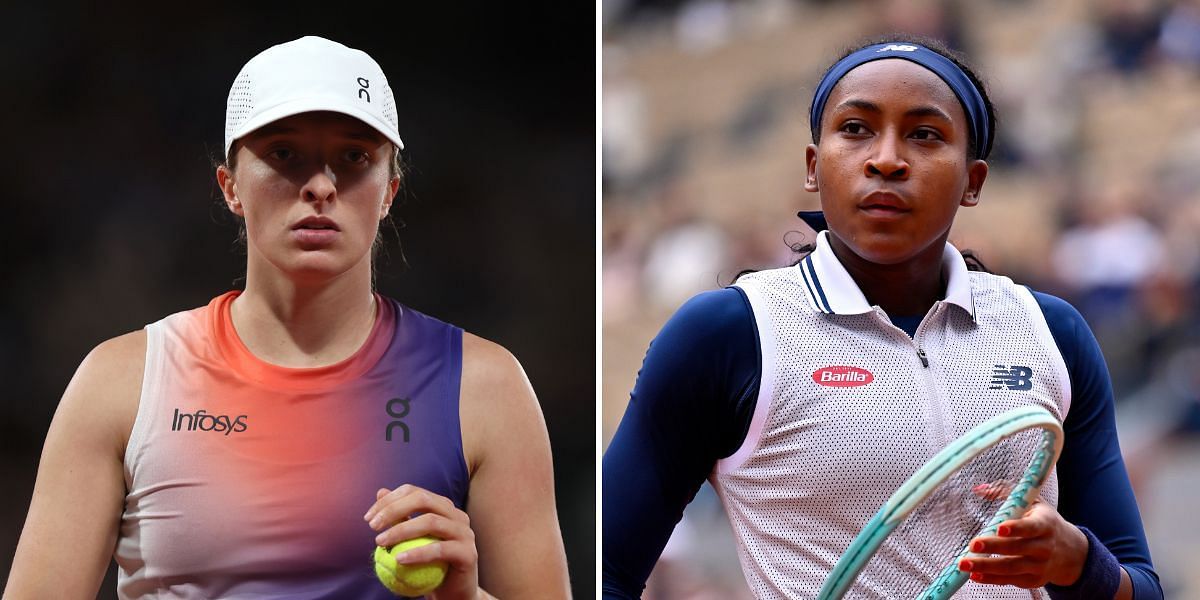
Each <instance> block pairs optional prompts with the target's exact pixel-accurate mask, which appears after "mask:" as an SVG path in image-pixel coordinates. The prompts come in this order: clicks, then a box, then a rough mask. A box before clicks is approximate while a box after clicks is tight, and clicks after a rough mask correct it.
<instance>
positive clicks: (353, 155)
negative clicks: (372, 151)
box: [345, 150, 367, 163]
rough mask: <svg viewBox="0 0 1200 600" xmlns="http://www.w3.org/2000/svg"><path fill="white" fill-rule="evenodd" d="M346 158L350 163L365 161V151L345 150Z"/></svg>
mask: <svg viewBox="0 0 1200 600" xmlns="http://www.w3.org/2000/svg"><path fill="white" fill-rule="evenodd" d="M345 156H346V160H347V161H349V162H352V163H363V162H367V153H366V152H363V151H361V150H347V151H346V155H345Z"/></svg>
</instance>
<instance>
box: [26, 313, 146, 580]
mask: <svg viewBox="0 0 1200 600" xmlns="http://www.w3.org/2000/svg"><path fill="white" fill-rule="evenodd" d="M145 355H146V334H145V331H136V332H133V333H130V334H126V335H123V336H121V337H118V338H114V339H111V340H108V341H107V342H104V343H103V344H100V345H99V346H97V347H96V348H95V349H94V350H92V352H91V353H90V354H88V356H87V357H86V358H84V359H83V363H81V364H80V365H79V369H78V370H77V371H76V372H75V376H74V377H73V378H72V379H71V383H70V384H68V385H67V390H66V391H65V392H64V393H63V397H62V400H61V401H60V402H59V404H58V410H57V411H56V412H55V414H54V420H53V422H51V424H50V430H49V431H48V432H47V433H46V444H45V446H44V447H43V449H42V459H41V463H40V464H39V466H38V475H37V483H36V484H35V485H34V489H33V498H32V500H31V501H30V504H29V515H28V516H27V517H26V519H25V528H24V530H23V531H22V532H21V540H20V542H19V543H18V544H17V553H16V556H15V558H14V559H13V565H12V571H11V572H10V573H9V578H8V585H7V587H6V588H5V590H4V598H5V599H13V600H17V599H22V598H68V599H69V598H95V597H96V592H97V590H98V589H99V587H100V583H101V582H102V581H103V580H104V574H105V571H106V570H107V568H108V565H109V561H110V560H111V559H112V555H113V549H114V547H115V545H116V540H117V531H118V526H119V525H120V520H121V511H122V505H123V504H124V499H125V477H124V473H123V466H122V465H123V460H124V454H125V445H126V442H127V441H128V439H129V432H130V429H131V428H132V426H133V420H134V417H135V416H136V414H137V404H138V397H139V395H140V393H141V386H142V372H143V369H144V367H145ZM66 549H69V555H70V559H69V562H70V568H63V561H64V560H65V558H64V552H68V550H66Z"/></svg>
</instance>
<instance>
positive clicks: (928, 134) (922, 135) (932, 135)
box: [912, 129, 942, 140]
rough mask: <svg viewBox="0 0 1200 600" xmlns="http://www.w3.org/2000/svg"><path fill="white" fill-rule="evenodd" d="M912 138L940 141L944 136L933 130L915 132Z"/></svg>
mask: <svg viewBox="0 0 1200 600" xmlns="http://www.w3.org/2000/svg"><path fill="white" fill-rule="evenodd" d="M912 136H913V137H914V138H916V139H918V140H940V139H942V136H940V135H938V132H936V131H934V130H932V129H918V130H916V131H914V132H913V134H912Z"/></svg>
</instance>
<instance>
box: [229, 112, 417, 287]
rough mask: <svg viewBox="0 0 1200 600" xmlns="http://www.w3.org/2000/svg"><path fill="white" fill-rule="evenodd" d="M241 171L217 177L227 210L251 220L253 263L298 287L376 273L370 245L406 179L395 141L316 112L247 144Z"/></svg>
mask: <svg viewBox="0 0 1200 600" xmlns="http://www.w3.org/2000/svg"><path fill="white" fill-rule="evenodd" d="M235 147H236V148H237V153H236V161H235V163H234V164H235V165H236V167H235V169H234V171H233V172H232V173H231V172H230V171H229V170H228V169H226V168H225V167H221V168H219V169H218V170H217V181H218V183H219V184H220V185H221V189H222V191H223V192H224V194H225V201H226V204H227V205H228V206H229V209H230V210H231V211H233V212H234V214H237V215H240V216H242V217H243V218H245V220H246V242H247V252H248V254H249V255H250V260H251V261H252V262H253V261H256V260H265V261H266V263H269V264H270V265H272V266H274V267H275V268H276V269H278V270H279V271H281V272H283V273H285V274H286V275H287V276H288V277H290V278H291V279H293V280H295V281H299V282H310V283H312V282H320V281H327V280H328V279H330V278H332V277H336V276H338V275H341V274H342V273H345V272H347V271H349V270H350V269H352V268H354V267H358V268H365V269H368V270H369V269H370V256H371V245H372V243H373V242H374V241H375V235H376V233H377V232H378V228H379V221H380V219H383V218H384V217H385V216H387V212H388V209H389V208H390V206H391V203H392V198H393V197H394V196H395V195H396V190H397V189H398V187H399V184H400V180H399V178H398V177H393V176H392V175H391V172H390V166H391V161H392V153H393V152H394V151H395V150H394V147H393V146H392V144H391V142H389V141H388V140H387V139H386V138H385V137H383V135H381V134H380V133H379V132H378V131H376V130H375V129H374V128H372V127H370V126H369V125H367V124H365V123H363V122H362V121H359V120H358V119H355V118H352V117H349V116H346V115H343V114H340V113H333V112H309V113H302V114H299V115H295V116H292V117H288V118H286V119H281V120H279V121H275V122H273V123H271V124H269V125H266V126H264V127H262V128H260V129H257V130H255V131H253V132H251V133H249V134H247V135H245V136H244V137H242V138H240V139H239V140H238V142H237V145H236V146H235Z"/></svg>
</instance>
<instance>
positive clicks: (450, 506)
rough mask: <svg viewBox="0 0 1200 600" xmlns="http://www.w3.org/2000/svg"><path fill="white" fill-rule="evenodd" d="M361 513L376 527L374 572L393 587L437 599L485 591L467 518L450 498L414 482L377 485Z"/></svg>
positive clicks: (461, 599)
mask: <svg viewBox="0 0 1200 600" xmlns="http://www.w3.org/2000/svg"><path fill="white" fill-rule="evenodd" d="M363 518H364V519H365V520H366V521H367V524H368V525H369V526H370V528H371V529H373V530H375V533H376V535H375V545H376V546H377V548H376V549H375V550H374V552H373V554H372V557H373V559H374V560H373V562H374V568H375V574H376V575H377V576H378V578H379V581H380V582H381V583H382V584H383V585H384V586H386V587H387V588H388V589H389V590H391V591H392V592H394V593H396V594H399V595H402V596H421V595H425V594H429V595H430V596H431V597H434V598H437V600H476V599H477V598H480V597H488V596H485V595H483V594H482V592H483V590H481V589H480V588H479V564H478V563H479V552H478V550H477V549H476V547H475V532H474V531H473V530H472V529H471V520H470V518H469V517H468V516H467V513H466V512H465V511H463V510H462V509H460V508H459V507H458V506H457V505H455V504H454V502H453V501H452V500H450V499H449V498H447V497H445V496H443V495H441V494H438V493H435V492H432V491H429V490H427V489H424V488H422V487H419V486H415V485H412V484H404V485H401V486H400V487H398V488H396V489H394V490H389V489H387V488H380V489H379V490H378V491H376V492H375V503H374V504H372V505H371V508H370V509H369V510H367V514H366V515H364V516H363ZM398 556H399V557H400V561H399V562H398V561H397V560H396V557H398Z"/></svg>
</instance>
